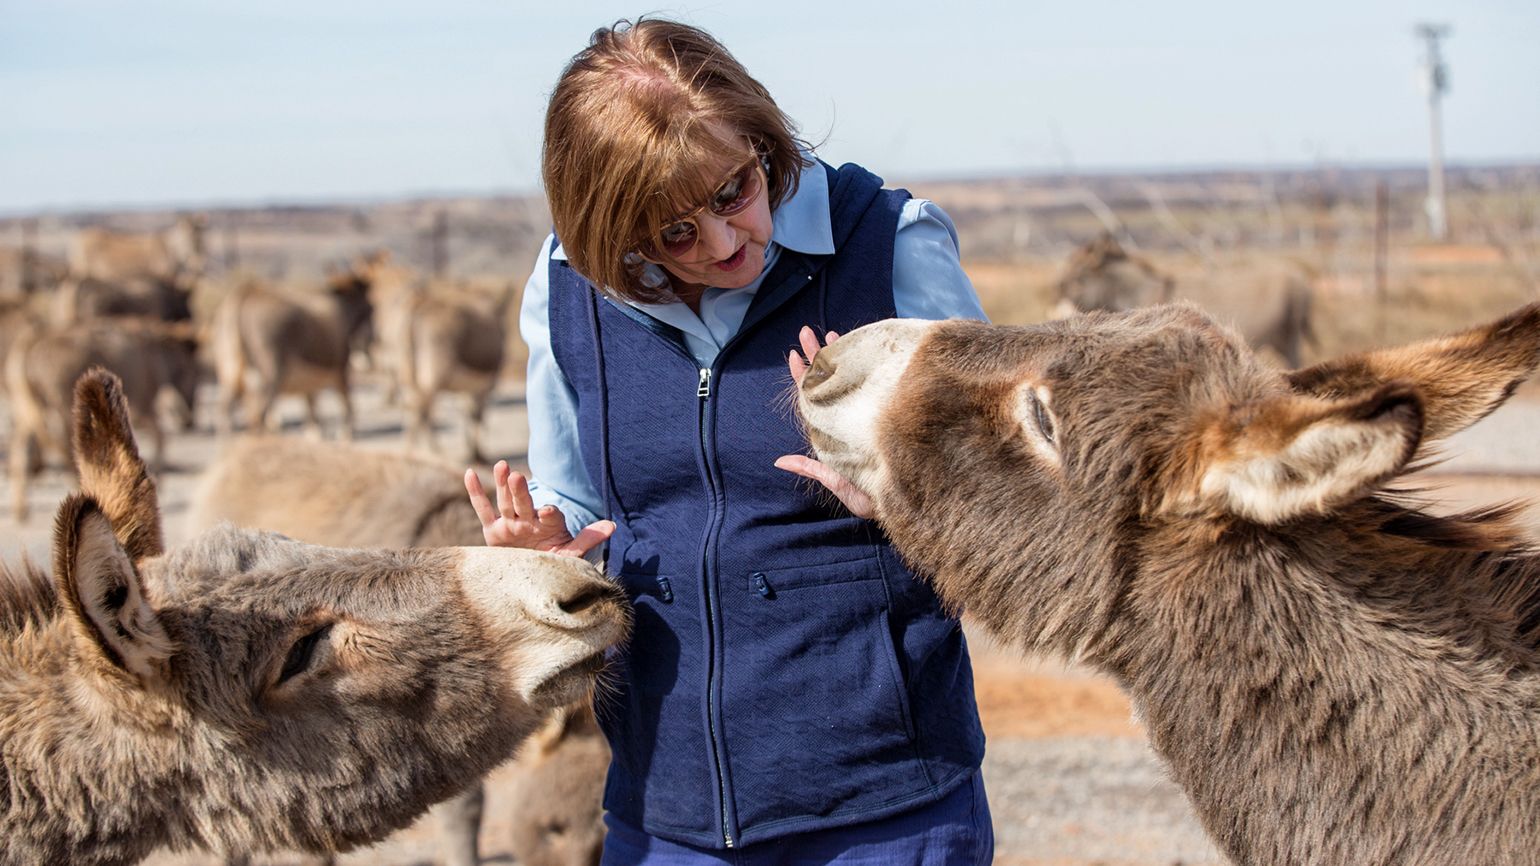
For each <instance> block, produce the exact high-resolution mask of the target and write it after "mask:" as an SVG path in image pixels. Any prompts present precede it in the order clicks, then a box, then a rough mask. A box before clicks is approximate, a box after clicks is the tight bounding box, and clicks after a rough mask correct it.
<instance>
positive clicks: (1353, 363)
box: [1289, 303, 1540, 441]
mask: <svg viewBox="0 0 1540 866" xmlns="http://www.w3.org/2000/svg"><path fill="white" fill-rule="evenodd" d="M1536 366H1540V303H1537V304H1530V305H1529V306H1527V307H1524V308H1523V309H1520V310H1517V311H1515V312H1513V313H1511V314H1509V315H1507V316H1505V317H1503V318H1501V319H1499V320H1497V321H1496V322H1493V323H1491V324H1489V325H1484V326H1481V327H1477V328H1471V329H1470V330H1467V331H1462V332H1460V333H1458V334H1453V335H1451V336H1448V337H1441V338H1439V339H1435V340H1426V341H1424V342H1421V343H1412V344H1411V345H1408V346H1400V347H1397V348H1393V349H1381V350H1379V351H1375V352H1366V353H1364V354H1360V355H1352V356H1349V357H1346V358H1342V359H1340V360H1336V361H1328V362H1326V363H1324V364H1318V365H1316V366H1314V367H1307V368H1305V369H1303V370H1298V371H1296V372H1294V373H1291V374H1289V384H1290V385H1291V386H1292V387H1293V388H1294V389H1295V390H1296V391H1298V392H1300V393H1302V394H1311V395H1314V396H1317V397H1340V396H1344V395H1348V394H1355V393H1360V392H1364V391H1368V390H1372V389H1375V388H1378V387H1380V386H1381V385H1383V384H1385V383H1386V382H1392V381H1403V382H1411V383H1413V384H1415V385H1416V386H1417V390H1418V391H1419V392H1420V393H1421V394H1422V399H1423V412H1424V416H1425V421H1424V424H1425V426H1424V429H1423V436H1424V438H1426V439H1427V440H1428V441H1433V440H1437V439H1442V438H1444V437H1446V436H1449V435H1451V434H1453V433H1457V432H1459V431H1460V430H1463V429H1465V428H1466V427H1469V426H1470V425H1472V424H1474V423H1476V422H1477V421H1479V420H1481V419H1482V418H1484V417H1486V415H1487V414H1488V413H1490V412H1491V411H1492V410H1494V409H1496V408H1497V407H1498V406H1501V405H1502V404H1503V403H1504V401H1506V400H1507V399H1508V397H1509V396H1511V395H1512V394H1513V391H1514V389H1516V388H1517V387H1518V386H1519V385H1520V384H1521V383H1522V382H1523V381H1524V380H1525V379H1528V378H1529V377H1530V376H1531V375H1532V374H1533V373H1534V372H1535V368H1536Z"/></svg>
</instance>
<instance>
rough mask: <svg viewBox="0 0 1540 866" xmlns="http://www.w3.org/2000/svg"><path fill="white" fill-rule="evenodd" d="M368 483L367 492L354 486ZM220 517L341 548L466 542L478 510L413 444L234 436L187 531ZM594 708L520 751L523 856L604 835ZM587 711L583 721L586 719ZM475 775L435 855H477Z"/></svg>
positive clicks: (206, 477)
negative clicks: (399, 447) (390, 449)
mask: <svg viewBox="0 0 1540 866" xmlns="http://www.w3.org/2000/svg"><path fill="white" fill-rule="evenodd" d="M361 491H369V495H367V496H365V495H360V492H361ZM222 521H229V522H231V523H234V524H236V525H238V526H244V527H247V528H251V529H268V530H273V531H276V532H281V533H283V534H285V535H288V536H291V537H293V538H296V539H299V540H301V541H306V542H310V543H313V544H327V545H335V546H339V547H389V548H402V547H455V546H465V547H474V546H475V545H478V544H481V543H482V534H481V521H480V520H479V519H478V518H477V517H476V512H475V511H474V510H473V509H472V508H471V506H470V503H469V502H468V501H467V500H466V498H465V482H464V479H463V476H462V474H461V471H460V470H458V469H456V468H453V467H450V466H447V465H443V464H440V463H438V462H435V461H433V460H429V459H425V458H422V457H418V456H415V455H409V454H392V453H387V452H380V451H367V450H364V449H361V448H359V447H357V446H354V445H349V444H345V443H339V442H316V441H307V440H303V439H295V438H292V437H242V438H239V439H236V440H234V441H232V442H231V443H230V444H229V445H228V446H227V447H226V448H225V449H224V451H223V452H222V453H221V454H220V455H219V457H218V458H217V459H216V460H215V461H214V462H213V463H211V464H210V465H209V467H208V469H206V470H205V472H204V474H203V477H202V478H201V479H200V480H199V483H198V487H197V490H196V491H195V492H194V494H193V499H192V504H191V506H190V508H189V512H188V523H187V529H188V534H189V535H192V534H196V533H198V532H203V531H206V530H207V529H209V528H210V527H212V526H215V525H217V524H218V523H220V522H222ZM592 716H593V714H592V711H591V710H586V709H585V710H581V711H578V710H570V709H569V710H565V711H563V712H561V713H560V714H559V717H558V719H557V720H556V721H555V722H553V723H552V724H551V725H548V730H546V731H543V732H542V733H541V734H539V735H537V736H536V737H535V738H534V739H532V740H531V741H530V742H529V743H528V744H527V745H526V747H525V748H524V749H523V750H522V751H521V753H520V757H519V759H518V764H517V767H516V776H515V778H516V780H517V785H518V787H519V790H520V792H521V796H520V797H519V798H518V799H519V807H518V811H516V812H515V813H514V814H513V815H511V816H508V817H510V818H511V820H512V822H513V836H514V843H515V844H514V849H515V850H514V854H515V856H516V859H517V862H518V863H520V864H521V866H542V864H545V866H589V864H591V863H595V862H597V860H596V859H592V856H591V855H593V854H595V853H596V852H597V851H598V850H599V848H600V846H601V845H602V844H603V840H604V824H603V821H602V820H601V815H600V801H601V800H602V797H603V789H604V775H605V771H606V770H607V769H608V767H609V747H608V745H607V744H606V743H605V742H604V738H603V736H602V735H601V734H600V733H599V731H598V727H597V723H596V722H592ZM585 719H587V720H588V721H585ZM482 788H483V786H482V785H481V784H480V783H477V784H474V785H471V786H470V787H469V788H468V789H466V791H465V792H464V793H462V794H461V795H459V796H457V797H455V798H453V799H451V800H448V801H446V802H444V803H441V804H440V805H439V806H437V807H435V809H434V812H435V815H436V817H437V819H438V824H439V834H440V836H439V840H440V841H439V847H440V857H439V859H440V861H441V862H442V863H443V864H444V866H475V864H476V863H478V862H480V861H479V855H478V850H477V837H478V835H479V829H480V825H481V814H482V804H483V790H482Z"/></svg>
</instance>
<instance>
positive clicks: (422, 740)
mask: <svg viewBox="0 0 1540 866" xmlns="http://www.w3.org/2000/svg"><path fill="white" fill-rule="evenodd" d="M75 444H76V452H75V453H76V455H77V457H76V459H77V461H78V466H79V470H80V475H81V490H82V492H81V493H80V494H77V495H75V496H72V497H70V498H69V499H68V500H67V501H66V502H65V503H64V504H63V506H62V507H61V508H60V511H59V516H58V522H57V532H56V539H55V549H54V564H55V581H56V592H57V595H58V598H59V601H60V611H61V615H62V617H63V618H64V619H65V620H66V622H67V625H68V628H69V629H70V631H71V633H72V634H73V653H72V662H71V666H72V667H73V668H75V669H76V670H75V674H76V675H77V676H78V682H77V685H75V686H73V687H72V688H73V695H72V698H71V700H72V702H73V703H74V704H75V705H76V709H77V710H78V712H79V714H80V715H81V717H82V718H84V719H86V720H87V721H85V722H83V724H84V726H85V728H86V729H87V730H88V731H90V733H88V734H87V736H89V737H98V738H101V739H102V742H101V743H100V748H101V750H102V752H103V754H104V755H107V756H108V757H105V758H104V759H103V763H104V764H105V765H106V769H105V770H104V772H105V774H106V776H107V778H105V779H103V780H102V781H101V782H100V785H101V789H102V790H103V791H104V792H105V793H104V796H105V797H108V798H110V799H114V800H118V801H123V800H131V799H133V798H152V797H171V798H173V799H175V800H176V801H178V809H177V810H176V811H174V812H173V813H172V814H173V816H174V817H172V818H171V819H169V820H170V821H171V822H172V825H173V826H170V827H168V828H167V832H168V833H170V834H171V835H172V837H173V839H170V840H167V841H180V842H181V843H183V844H198V845H202V846H205V847H211V848H216V849H220V848H222V849H226V850H263V849H271V848H302V849H309V850H329V849H343V850H345V849H347V848H349V847H352V846H353V845H356V844H360V843H364V842H367V841H370V840H373V839H377V838H379V837H381V836H383V835H384V834H386V833H388V832H389V831H391V830H392V829H395V828H397V827H400V826H403V825H405V824H406V823H408V822H409V821H410V820H411V819H412V818H413V817H415V816H416V815H417V814H420V813H421V812H422V811H423V810H425V809H426V808H427V807H428V806H429V805H431V804H432V803H433V802H435V801H437V800H441V799H444V798H446V797H448V796H450V795H451V794H453V793H455V792H456V791H457V790H459V789H460V788H461V787H463V786H464V785H466V784H468V783H470V782H471V781H473V780H474V779H475V778H477V777H478V776H479V775H481V774H483V773H485V772H486V771H488V770H490V769H491V768H492V767H494V766H496V765H497V764H499V763H501V762H502V761H503V760H505V759H506V758H508V757H509V756H510V755H511V754H512V753H513V751H514V749H515V747H516V746H517V745H518V743H519V742H520V741H521V740H522V739H523V738H524V737H525V736H527V735H528V734H529V733H531V732H532V731H534V730H536V729H537V727H538V726H539V725H540V724H541V722H542V721H543V719H544V718H545V716H546V715H547V714H548V713H549V712H551V711H553V710H555V709H557V708H559V707H561V706H563V705H566V704H568V703H570V702H572V701H573V700H575V699H579V698H581V697H582V696H583V695H585V694H586V693H587V692H588V690H589V689H590V688H591V687H592V685H593V683H594V680H595V677H596V675H597V674H598V673H599V671H600V668H601V667H602V664H603V654H604V652H605V651H606V650H607V649H609V648H610V647H612V646H613V645H615V644H616V643H617V642H618V641H620V640H621V639H622V638H623V637H624V635H625V633H626V631H627V626H628V618H627V614H626V611H625V608H624V601H623V596H622V595H620V594H619V592H618V591H617V590H616V589H615V588H614V586H613V585H612V584H611V583H610V582H609V581H607V580H606V579H605V578H604V577H603V575H602V574H600V573H599V572H598V571H597V570H596V569H594V568H593V567H592V566H590V565H588V564H587V563H585V562H583V561H581V560H578V559H573V558H567V557H558V556H553V555H545V554H535V553H529V552H519V551H507V550H496V549H489V548H462V549H442V550H406V551H378V550H339V549H331V548H323V547H317V546H312V545H306V544H301V543H298V542H295V541H292V540H290V539H288V538H285V537H283V536H279V535H276V534H272V533H261V532H250V531H244V530H239V529H236V528H234V527H232V526H229V525H224V526H221V527H217V528H215V529H213V530H210V531H209V532H207V533H206V534H204V535H202V536H200V537H198V538H196V539H194V540H193V541H191V542H190V543H188V544H186V545H185V546H181V547H179V548H177V549H173V550H170V551H166V550H165V549H164V545H163V542H162V536H161V524H160V513H159V509H158V507H157V504H156V494H155V487H154V484H153V483H152V482H151V481H150V479H149V476H148V474H147V473H146V471H145V467H144V464H143V462H142V461H141V460H140V458H139V454H138V450H137V448H136V446H135V444H134V440H133V438H132V434H131V433H130V431H129V427H128V420H127V411H126V407H125V404H124V401H123V397H122V394H121V391H120V389H119V386H118V383H117V381H116V379H115V377H113V376H112V375H111V374H108V373H106V372H104V371H99V370H98V371H93V372H92V373H89V374H87V375H86V376H85V377H83V378H82V380H81V381H80V383H79V384H78V386H77V389H76V408H75ZM231 495H240V492H239V491H231ZM125 751H126V752H127V754H120V753H122V752H125Z"/></svg>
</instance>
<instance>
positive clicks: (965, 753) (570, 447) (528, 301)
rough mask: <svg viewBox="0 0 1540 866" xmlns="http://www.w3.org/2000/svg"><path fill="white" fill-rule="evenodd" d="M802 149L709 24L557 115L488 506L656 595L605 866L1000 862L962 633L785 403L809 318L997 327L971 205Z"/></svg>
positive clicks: (604, 63)
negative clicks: (960, 232) (507, 450)
mask: <svg viewBox="0 0 1540 866" xmlns="http://www.w3.org/2000/svg"><path fill="white" fill-rule="evenodd" d="M794 131H795V128H794V127H793V125H792V124H791V122H790V120H789V119H788V118H787V117H786V116H785V115H784V114H782V113H781V111H780V109H779V108H777V107H776V105H775V102H774V101H773V100H772V99H771V98H770V95H769V94H768V93H767V92H766V91H765V89H764V88H763V87H762V86H761V85H760V84H759V83H758V82H757V81H755V80H754V79H753V78H752V77H750V76H749V75H748V73H747V72H746V71H745V70H744V69H743V68H742V66H741V65H739V64H738V63H737V61H736V60H734V59H733V57H732V55H731V54H729V53H728V52H727V50H726V49H725V48H723V47H722V46H721V45H720V44H719V43H718V42H717V41H716V40H715V39H713V38H712V37H711V36H709V35H708V34H706V33H704V32H702V31H700V30H698V29H695V28H692V27H688V26H685V25H681V24H677V23H674V22H669V21H662V20H642V21H638V22H637V23H635V24H627V23H625V22H622V23H621V24H619V25H617V26H615V27H613V28H606V29H602V30H599V31H598V32H596V33H595V34H594V36H593V39H592V40H591V43H590V45H589V46H588V48H587V49H585V50H584V51H582V52H581V53H579V54H578V55H577V56H576V57H574V58H573V60H572V61H571V63H570V64H569V65H568V67H567V68H566V70H565V71H564V72H563V74H562V77H561V79H560V81H559V83H558V85H557V87H556V90H555V92H554V94H553V95H552V97H551V102H550V106H549V109H548V113H547V117H546V129H545V150H544V181H545V188H546V193H547V196H548V197H549V200H550V204H551V213H552V219H553V222H554V223H555V228H556V231H555V233H554V234H553V235H552V237H551V238H549V239H548V240H547V241H546V244H545V246H544V247H543V249H542V250H541V256H540V260H539V262H538V263H537V265H536V267H535V270H534V273H533V275H532V276H531V277H530V280H529V284H528V286H527V287H526V290H525V296H524V303H523V309H522V312H521V331H522V333H523V336H524V338H525V340H526V342H527V343H528V344H529V346H530V363H529V381H528V390H527V398H528V406H529V413H530V447H529V463H530V469H531V474H532V475H533V476H534V479H535V481H533V482H526V480H525V479H524V478H523V477H522V476H520V475H517V474H512V473H510V472H509V470H508V467H507V464H506V463H499V464H498V465H497V466H496V467H495V468H494V473H493V474H494V480H495V482H496V496H497V506H496V508H494V507H493V505H492V503H491V502H490V501H488V498H487V496H486V495H485V494H484V493H483V492H482V489H481V486H480V483H479V482H478V481H477V480H476V476H475V474H474V473H473V472H467V473H466V487H467V489H468V491H469V492H470V495H471V500H472V502H473V504H475V505H476V508H477V511H478V513H479V514H480V516H481V519H482V523H483V530H484V534H485V536H486V539H487V543H488V544H494V545H505V546H517V547H529V548H535V549H542V550H551V551H557V552H562V553H567V554H572V555H585V554H590V553H592V554H597V553H598V552H599V550H600V548H601V545H602V544H603V543H604V542H606V541H608V553H607V556H606V557H605V563H606V566H607V568H608V570H609V572H610V574H612V575H614V576H616V578H617V579H618V580H619V581H620V582H621V583H622V584H623V585H624V586H625V588H626V591H627V593H628V595H629V596H630V597H631V599H632V600H633V602H634V604H635V609H636V625H635V632H634V636H633V639H632V641H631V644H630V648H629V649H628V650H627V651H626V652H625V653H624V654H623V655H622V656H620V657H619V658H617V659H615V663H614V668H615V670H616V685H617V688H616V689H615V692H614V693H613V694H605V695H603V696H601V698H600V699H599V700H598V712H599V718H600V720H601V723H602V724H603V726H604V728H605V732H606V735H607V736H608V738H609V740H610V744H611V746H612V749H613V752H614V759H613V762H612V764H611V767H610V772H609V777H608V781H607V784H606V791H605V808H606V810H607V815H606V822H607V823H608V825H609V827H610V834H609V838H608V840H607V842H606V848H605V858H604V862H605V863H606V864H621V863H626V864H633V863H649V864H651V863H681V864H683V863H781V862H788V863H789V862H796V863H813V862H816V863H882V864H885V866H891V864H905V863H913V864H943V863H946V864H950V863H967V864H974V863H988V862H989V861H990V859H991V857H992V851H993V836H992V832H991V829H990V825H989V812H988V805H987V803H986V801H985V798H984V789H983V784H982V781H981V780H980V778H979V773H978V766H979V763H980V761H981V759H982V756H983V746H984V741H983V734H982V731H981V729H980V727H979V723H978V714H977V709H976V708H975V705H974V700H973V685H972V674H971V669H970V666H969V662H968V655H967V648H966V646H965V643H964V641H963V636H962V631H961V628H960V626H959V624H958V622H957V621H956V620H955V619H954V618H952V617H949V616H948V615H947V614H946V613H945V612H944V611H942V610H941V608H940V605H939V603H938V602H937V600H936V598H935V596H934V594H933V593H932V592H931V590H930V589H929V587H928V586H927V585H926V584H924V583H923V582H921V581H918V580H915V579H914V578H913V577H912V576H911V575H910V574H909V573H908V572H907V571H906V570H905V569H904V567H903V565H902V563H901V562H900V561H899V559H898V557H897V556H896V555H895V554H894V553H893V551H892V549H891V548H890V547H889V546H888V545H887V543H886V540H885V539H884V538H883V536H882V534H881V532H880V530H878V529H877V528H876V527H875V526H874V525H873V524H872V523H871V522H870V521H869V520H866V519H863V517H862V516H857V513H853V511H852V508H853V509H854V512H859V513H860V514H862V515H866V516H869V509H868V508H867V506H866V505H865V503H864V501H863V498H862V496H861V494H860V492H859V491H856V490H854V489H853V488H851V487H850V486H849V485H848V484H844V483H842V482H841V481H840V480H839V479H838V478H836V477H834V476H833V475H832V473H829V472H828V470H826V469H825V468H824V467H822V466H821V465H820V464H818V463H817V462H816V461H814V460H812V459H811V458H808V457H805V456H800V455H799V454H798V452H800V451H803V450H804V449H805V447H806V444H805V442H804V441H803V438H802V435H801V432H800V430H799V429H798V427H797V425H796V423H795V421H794V419H793V418H792V417H791V414H790V411H789V409H787V401H786V399H785V393H786V390H787V388H788V387H789V386H790V385H791V380H790V377H789V376H788V374H787V367H786V365H787V362H788V351H793V350H795V348H796V347H797V346H798V345H799V344H800V346H801V348H802V350H803V351H804V352H805V353H806V354H807V355H811V354H813V353H814V352H816V351H817V348H818V345H819V342H818V340H817V339H816V337H815V336H814V332H813V331H812V330H810V329H808V328H806V327H805V326H806V325H809V324H811V325H814V326H816V327H817V328H818V329H819V330H820V331H822V332H826V333H827V332H838V331H845V330H848V329H850V328H853V327H857V326H859V325H861V324H864V323H866V322H870V321H875V320H877V319H881V318H887V317H891V316H894V315H899V316H911V317H924V318H944V317H948V316H971V317H976V318H982V317H983V314H982V311H981V310H980V309H979V305H978V300H977V298H976V297H975V295H974V293H973V290H972V286H971V285H970V284H969V282H968V279H967V277H966V275H964V274H963V272H962V268H961V265H960V263H959V261H958V257H957V246H956V238H955V233H954V231H953V229H952V225H951V222H950V220H949V219H948V218H947V217H946V216H945V214H943V213H942V212H941V211H940V210H939V209H938V208H936V207H935V206H934V205H931V204H930V203H928V202H923V201H917V200H914V199H910V198H909V196H908V194H907V193H904V192H902V191H892V190H885V189H882V187H881V181H880V180H879V179H878V178H876V177H875V176H873V175H871V174H870V173H868V172H866V171H865V170H864V169H862V168H860V167H858V166H854V165H847V166H844V167H843V168H840V169H838V170H836V169H833V168H831V167H829V166H827V165H825V164H823V163H821V162H819V161H818V160H816V159H815V158H813V157H812V156H811V154H810V152H809V150H808V148H807V146H806V145H805V144H803V143H801V142H799V141H798V140H797V138H796V137H795V135H794ZM800 360H801V359H794V361H793V369H794V370H796V369H798V368H797V366H796V365H797V364H798V363H800ZM777 466H780V467H781V468H783V469H785V470H788V471H791V472H795V473H797V474H799V475H804V476H806V477H809V478H814V479H818V480H821V481H824V482H826V483H828V484H831V485H833V489H835V490H836V493H837V494H838V495H840V496H841V500H840V502H844V503H845V504H846V505H848V506H851V507H842V505H841V504H840V502H836V501H834V500H832V499H831V498H830V497H828V496H827V495H819V493H818V491H817V489H816V488H815V487H812V486H810V485H808V484H806V483H805V482H801V481H799V480H798V479H796V478H793V477H792V476H790V475H787V474H786V473H785V472H783V471H781V470H780V469H778V468H777ZM601 518H603V519H601Z"/></svg>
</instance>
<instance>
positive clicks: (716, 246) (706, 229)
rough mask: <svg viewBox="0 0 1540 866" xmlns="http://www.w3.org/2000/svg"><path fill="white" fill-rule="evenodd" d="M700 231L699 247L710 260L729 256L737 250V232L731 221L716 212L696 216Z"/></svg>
mask: <svg viewBox="0 0 1540 866" xmlns="http://www.w3.org/2000/svg"><path fill="white" fill-rule="evenodd" d="M696 219H697V222H696V227H697V228H698V230H699V231H700V249H701V252H703V253H705V254H706V257H707V258H710V259H712V260H721V259H725V258H729V257H731V256H732V254H733V253H735V252H737V251H738V233H737V231H735V230H734V229H733V227H732V223H731V222H729V221H728V220H725V219H723V218H722V217H719V216H717V215H716V214H701V215H700V216H699V217H697V218H696Z"/></svg>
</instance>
